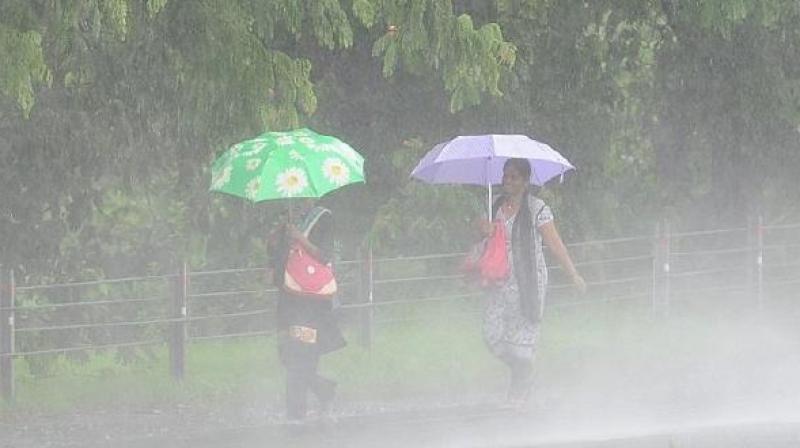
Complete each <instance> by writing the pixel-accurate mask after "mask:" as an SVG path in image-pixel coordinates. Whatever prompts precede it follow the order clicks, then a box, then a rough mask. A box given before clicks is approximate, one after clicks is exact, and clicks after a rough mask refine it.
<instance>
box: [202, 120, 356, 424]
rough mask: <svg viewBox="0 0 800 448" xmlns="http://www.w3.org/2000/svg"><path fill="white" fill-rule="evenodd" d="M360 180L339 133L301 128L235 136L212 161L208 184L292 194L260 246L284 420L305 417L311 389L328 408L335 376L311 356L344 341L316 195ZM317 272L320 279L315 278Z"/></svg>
mask: <svg viewBox="0 0 800 448" xmlns="http://www.w3.org/2000/svg"><path fill="white" fill-rule="evenodd" d="M360 182H364V159H363V158H362V157H361V155H360V154H358V153H357V152H356V151H355V150H354V149H353V148H351V147H350V146H348V145H347V144H345V143H343V142H342V141H340V140H338V139H336V138H334V137H330V136H326V135H320V134H317V133H315V132H313V131H311V130H309V129H298V130H294V131H289V132H268V133H265V134H263V135H261V136H259V137H256V138H255V139H252V140H248V141H246V142H242V143H239V144H237V145H234V146H233V147H231V148H230V149H229V150H228V151H226V152H225V153H224V154H223V155H222V156H220V157H219V158H218V159H217V160H216V162H215V163H214V165H213V167H212V180H211V190H212V191H218V192H222V193H226V194H231V195H234V196H238V197H242V198H245V199H248V200H250V201H252V202H260V201H265V200H272V199H292V198H296V199H294V200H293V201H292V205H293V206H294V207H293V208H290V211H291V212H290V213H289V216H288V217H286V218H285V219H282V220H280V222H279V224H278V225H277V226H276V228H275V229H273V231H272V233H271V235H270V238H269V246H268V251H269V254H270V265H271V266H270V267H271V268H272V271H273V280H274V283H275V285H276V286H278V288H279V291H280V292H279V296H278V303H277V313H276V314H277V340H278V351H279V355H280V359H281V362H282V363H283V365H284V367H285V368H286V412H287V417H288V418H289V420H290V421H302V420H303V419H304V418H305V417H306V414H307V412H306V411H307V409H306V408H307V395H308V392H311V393H313V394H314V395H315V396H316V397H317V399H318V401H319V403H320V405H321V406H320V408H321V410H322V411H327V410H329V409H330V403H331V401H332V400H333V397H334V394H335V388H336V383H335V382H334V381H332V380H329V379H327V378H324V377H322V376H321V375H319V373H318V366H319V360H320V357H321V356H323V355H324V354H326V353H330V352H332V351H334V350H337V349H339V348H342V347H343V346H344V345H345V340H344V338H343V336H342V334H341V332H340V331H339V328H338V326H337V325H336V320H335V318H334V315H333V302H334V300H333V294H334V292H333V291H334V290H335V277H333V275H332V264H333V261H334V258H335V254H334V239H335V230H334V220H333V214H332V213H331V211H330V210H328V209H326V208H323V207H320V206H318V205H317V204H316V200H317V199H318V198H320V197H322V196H323V195H325V194H326V193H328V192H330V191H333V190H335V189H338V188H340V187H342V186H345V185H348V184H352V183H360ZM309 259H310V260H311V261H308V260H309ZM303 262H306V264H305V265H303V264H302V263H303ZM298 263H300V264H298ZM298 266H300V268H298ZM298 269H299V271H298ZM326 275H327V277H326ZM320 278H322V279H323V281H322V282H321V283H320V282H319V281H316V280H315V279H317V280H319V279H320ZM315 281H316V283H314V282H315ZM308 282H311V283H308ZM309 285H317V286H313V287H312V286H309ZM320 285H322V286H320ZM318 286H319V287H318Z"/></svg>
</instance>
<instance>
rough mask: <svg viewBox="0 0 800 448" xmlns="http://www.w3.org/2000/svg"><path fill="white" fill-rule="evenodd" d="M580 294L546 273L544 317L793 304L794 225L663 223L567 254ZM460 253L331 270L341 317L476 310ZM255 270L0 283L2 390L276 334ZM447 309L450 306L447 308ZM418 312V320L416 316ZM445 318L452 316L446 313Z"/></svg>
mask: <svg viewBox="0 0 800 448" xmlns="http://www.w3.org/2000/svg"><path fill="white" fill-rule="evenodd" d="M568 247H569V249H570V253H571V254H572V256H573V259H574V260H575V262H576V265H577V267H578V269H579V270H580V271H581V273H582V274H583V275H584V277H585V278H586V280H587V285H588V287H589V291H590V292H589V294H587V295H586V296H579V295H577V294H575V293H574V292H572V289H571V285H569V284H568V283H566V281H565V278H564V277H563V275H562V273H561V272H560V269H559V268H558V267H557V266H551V267H550V273H551V279H550V287H549V292H548V301H547V303H548V308H547V309H548V310H552V309H558V308H569V307H578V306H583V305H588V304H602V303H618V302H626V303H637V304H640V305H641V306H642V308H643V309H644V310H647V312H650V313H654V314H658V315H663V316H668V315H669V314H670V313H671V312H674V310H675V309H676V308H678V307H680V305H681V304H682V303H687V302H692V301H697V299H698V298H699V297H702V298H703V301H709V300H714V299H715V298H719V299H723V300H725V301H726V302H733V301H739V302H742V303H750V304H752V306H753V307H763V306H764V305H765V303H766V302H767V301H769V300H772V299H777V298H779V297H780V298H783V297H790V296H791V295H790V293H791V291H792V288H793V287H794V285H796V284H800V261H798V260H800V224H794V225H773V226H764V225H762V224H761V220H760V219H759V220H754V224H753V225H752V226H749V227H742V228H730V229H715V230H707V231H694V232H673V231H672V230H671V229H670V226H669V225H666V224H665V225H660V226H658V227H657V229H656V231H655V233H654V234H653V235H648V236H637V237H629V238H616V239H606V240H595V241H586V242H581V243H575V244H570V245H568ZM464 255H465V254H463V253H447V254H428V255H423V256H413V257H397V258H374V257H373V256H372V253H371V251H370V250H369V249H366V250H364V251H362V254H361V256H360V257H359V259H358V260H351V261H344V262H341V263H339V264H338V265H337V278H338V279H339V283H340V299H341V302H340V303H339V304H338V305H339V306H338V308H337V310H338V313H339V314H340V317H341V320H342V321H343V323H344V325H347V326H352V327H354V328H357V329H358V330H359V333H360V335H361V337H360V339H361V341H362V343H363V344H364V345H366V346H370V345H371V344H372V341H373V337H374V334H375V332H376V331H379V330H380V328H381V327H382V326H384V325H391V324H393V323H402V322H406V321H408V320H418V319H421V318H424V316H425V315H426V314H430V307H431V306H437V304H453V303H457V304H459V306H458V308H459V313H461V314H462V315H464V316H474V315H475V314H478V313H479V312H480V300H478V299H479V297H480V296H481V295H482V292H481V291H480V290H479V289H477V288H475V287H474V286H471V285H469V284H468V283H467V282H465V281H464V278H463V275H462V274H461V272H460V270H459V268H460V264H461V260H462V259H463V257H464ZM267 275H268V272H267V271H266V269H263V268H243V269H221V270H207V271H200V270H198V271H192V270H190V268H189V266H187V265H185V264H184V265H183V266H182V267H181V268H180V269H179V271H178V272H176V273H174V274H168V275H153V276H140V277H128V278H117V279H106V280H96V281H86V282H71V283H61V284H56V283H53V284H42V285H18V284H17V283H16V282H15V278H14V272H13V271H3V272H2V278H0V391H1V392H2V396H3V398H5V399H6V400H9V401H12V400H13V398H14V359H15V358H22V357H24V358H25V359H26V360H28V362H29V363H31V362H33V363H35V362H36V360H37V359H43V358H47V357H50V358H52V357H55V356H65V355H66V356H83V357H88V356H89V353H91V352H92V351H97V350H107V349H114V350H116V351H117V352H118V353H122V354H123V355H124V354H125V353H134V352H135V351H136V350H148V349H150V348H152V347H153V346H163V345H164V344H166V345H167V346H168V348H169V355H170V356H169V357H170V369H171V374H172V375H173V376H174V377H175V378H178V379H180V378H182V377H183V375H184V365H185V355H186V351H187V349H188V347H190V346H191V343H192V342H196V341H204V340H213V339H222V340H224V339H232V338H241V337H252V336H265V335H267V336H269V335H272V334H273V333H274V329H273V325H272V324H273V321H274V316H273V313H274V309H275V306H274V301H275V299H276V294H277V290H276V289H274V288H273V287H271V286H268V285H270V284H271V282H270V281H269V280H268V279H267ZM450 306H452V305H450ZM420 310H424V312H420ZM448 312H449V313H450V315H451V316H452V310H448Z"/></svg>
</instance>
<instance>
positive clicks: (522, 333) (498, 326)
mask: <svg viewBox="0 0 800 448" xmlns="http://www.w3.org/2000/svg"><path fill="white" fill-rule="evenodd" d="M530 178H531V165H530V162H529V161H528V160H527V159H509V160H508V161H506V163H505V165H504V167H503V181H502V182H503V185H502V186H503V194H502V195H501V196H500V197H499V198H498V199H497V200H496V201H495V202H494V204H493V207H492V217H493V219H494V222H489V221H488V220H485V221H483V222H482V223H481V232H482V234H483V236H485V237H489V236H490V235H491V234H492V233H493V230H494V225H502V226H505V234H506V241H505V246H506V254H507V259H508V264H509V266H510V275H509V276H508V277H507V278H506V279H505V280H504V281H503V282H501V283H500V284H499V285H496V286H494V287H492V288H490V289H489V290H488V291H489V292H488V303H487V305H486V309H485V313H484V321H483V337H484V341H485V342H486V344H487V346H488V347H489V350H490V351H491V353H492V354H493V355H494V356H496V357H497V358H499V359H500V360H501V361H502V362H503V363H505V364H506V365H507V366H508V367H509V369H510V371H511V382H510V386H509V389H508V400H509V403H511V404H513V405H517V406H519V405H522V404H524V403H525V402H526V401H527V399H528V396H529V393H530V389H531V386H532V374H533V360H534V356H535V353H536V343H537V340H538V338H539V327H540V321H541V319H542V315H543V311H544V299H545V292H546V290H547V266H546V265H545V258H544V252H543V250H542V243H543V242H544V244H546V245H547V247H548V248H550V251H551V252H552V254H553V255H554V256H555V257H556V259H557V260H558V262H559V264H560V265H561V266H562V268H563V269H564V272H566V273H567V275H568V276H569V277H570V279H571V280H572V282H573V283H574V285H575V286H576V287H577V288H578V289H579V290H580V291H581V292H583V291H585V289H586V283H585V282H584V280H583V278H582V277H581V276H580V274H578V271H577V270H576V269H575V266H574V265H573V263H572V260H571V258H570V256H569V253H568V252H567V248H566V247H565V246H564V243H563V242H562V241H561V237H560V236H559V234H558V231H557V230H556V227H555V224H554V222H553V213H552V212H551V210H550V207H548V206H547V205H546V204H545V203H544V201H542V200H541V199H539V198H537V197H536V196H534V195H533V194H531V192H530V188H529V185H530V182H529V180H530Z"/></svg>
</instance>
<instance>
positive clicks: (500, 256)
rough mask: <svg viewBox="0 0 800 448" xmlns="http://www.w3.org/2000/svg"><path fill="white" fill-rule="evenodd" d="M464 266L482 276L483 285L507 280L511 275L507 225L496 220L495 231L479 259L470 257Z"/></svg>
mask: <svg viewBox="0 0 800 448" xmlns="http://www.w3.org/2000/svg"><path fill="white" fill-rule="evenodd" d="M464 267H465V269H466V270H467V271H471V272H473V273H474V274H476V275H477V276H478V277H479V278H480V282H481V285H482V286H492V285H496V284H499V283H503V282H505V281H506V279H508V277H509V275H511V267H510V266H509V264H508V252H507V250H506V226H504V225H503V224H502V223H500V222H495V223H494V231H493V232H492V235H491V236H489V238H488V239H487V240H486V241H485V245H484V247H483V252H482V253H481V254H480V256H479V257H478V258H477V259H473V260H469V259H468V260H467V262H466V263H465V266H464Z"/></svg>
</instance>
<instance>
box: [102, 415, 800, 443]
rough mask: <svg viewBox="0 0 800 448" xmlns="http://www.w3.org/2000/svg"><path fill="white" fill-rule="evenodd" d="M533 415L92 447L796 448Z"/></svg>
mask: <svg viewBox="0 0 800 448" xmlns="http://www.w3.org/2000/svg"><path fill="white" fill-rule="evenodd" d="M537 414H538V413H537V412H531V411H527V412H524V413H520V412H517V411H512V410H506V409H501V408H499V407H494V408H490V407H487V406H480V407H475V406H472V407H453V408H449V409H435V410H424V411H421V410H418V411H414V412H403V413H396V412H395V413H385V414H376V415H361V416H350V417H344V418H341V419H340V420H339V421H337V422H336V423H335V424H328V425H322V424H309V425H307V426H303V427H301V426H292V425H285V424H265V425H262V426H250V427H240V428H231V429H225V430H212V431H208V432H200V433H196V434H193V435H190V436H184V437H179V438H175V437H164V438H158V437H146V438H140V439H129V440H127V441H125V442H122V441H116V442H113V443H111V442H103V443H100V444H97V445H96V446H114V447H126V448H144V447H149V448H162V447H163V448H167V447H170V448H173V447H177V448H184V447H185V448H189V447H191V448H221V447H226V448H227V447H231V448H251V447H252V448H255V447H259V448H260V447H297V448H312V447H313V448H322V447H325V448H327V447H331V448H332V447H347V448H351V447H352V448H362V447H363V448H372V447H380V448H409V447H413V448H455V447H475V448H479V447H509V448H512V447H513V448H517V447H518V448H523V447H538V448H555V447H561V448H578V447H587V448H610V447H620V448H684V447H692V448H706V447H709V448H710V447H715V448H716V447H720V448H721V447H725V448H737V447H743V448H744V447H748V448H760V447H764V448H767V447H769V448H773V447H777V448H782V447H800V420H797V421H789V422H787V421H784V422H776V421H708V422H702V423H699V422H697V423H691V422H686V423H685V424H683V425H679V426H673V427H667V426H661V427H659V426H657V425H650V426H644V425H643V424H642V422H635V421H631V422H630V423H628V424H625V423H620V422H617V423H611V422H607V423H604V424H593V423H591V422H587V421H577V422H576V421H573V422H569V423H567V422H558V421H556V420H555V419H553V418H547V417H545V416H543V415H537Z"/></svg>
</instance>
